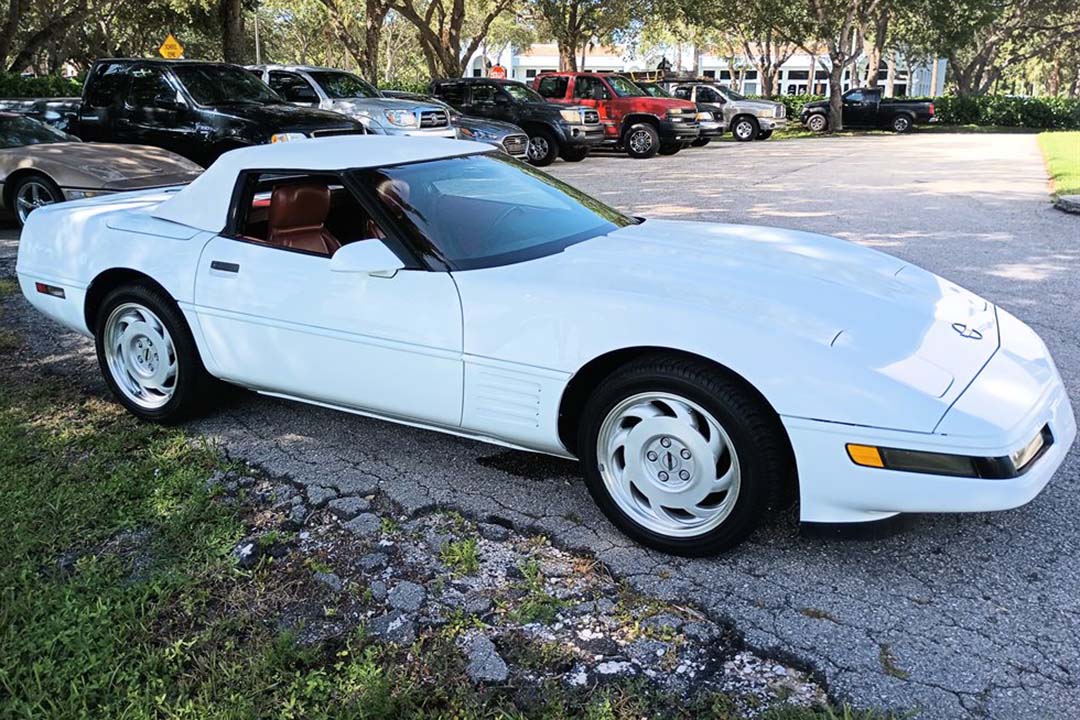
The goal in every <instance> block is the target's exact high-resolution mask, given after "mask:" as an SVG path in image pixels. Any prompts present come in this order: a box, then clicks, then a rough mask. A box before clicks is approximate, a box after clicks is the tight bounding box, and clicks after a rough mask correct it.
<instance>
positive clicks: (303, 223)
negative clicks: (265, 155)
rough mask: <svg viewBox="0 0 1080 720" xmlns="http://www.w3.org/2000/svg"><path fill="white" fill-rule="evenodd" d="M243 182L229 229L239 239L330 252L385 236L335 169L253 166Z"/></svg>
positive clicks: (309, 251)
mask: <svg viewBox="0 0 1080 720" xmlns="http://www.w3.org/2000/svg"><path fill="white" fill-rule="evenodd" d="M241 183H242V191H241V192H240V193H239V201H238V203H239V204H238V205H237V207H236V209H235V211H234V213H233V215H234V220H233V225H232V230H231V232H230V233H229V234H230V235H231V236H232V237H234V238H236V239H237V240H242V241H246V242H254V243H259V244H262V245H267V246H270V247H274V248H278V249H282V250H292V251H297V252H302V253H306V254H309V255H318V256H321V257H331V256H333V254H334V253H335V252H336V251H337V250H338V248H340V247H341V246H342V245H347V244H349V243H353V242H361V241H364V240H370V239H373V238H378V239H382V238H385V237H386V233H385V232H384V231H383V229H382V227H381V226H380V225H379V223H378V222H377V221H376V220H375V219H374V218H373V217H372V216H371V214H370V213H369V212H368V210H367V209H366V208H365V206H364V205H363V203H361V202H360V201H359V200H358V199H357V198H356V196H355V195H353V194H352V192H351V191H350V190H349V189H348V188H347V187H345V185H344V183H343V182H342V180H341V178H340V177H338V176H337V175H336V174H333V173H320V172H304V171H289V172H282V171H280V170H278V171H251V172H248V173H246V174H245V175H244V176H243V178H242V180H241Z"/></svg>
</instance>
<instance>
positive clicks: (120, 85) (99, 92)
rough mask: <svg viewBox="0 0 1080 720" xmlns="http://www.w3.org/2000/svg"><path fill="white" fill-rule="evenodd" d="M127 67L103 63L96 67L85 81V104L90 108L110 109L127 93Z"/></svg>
mask: <svg viewBox="0 0 1080 720" xmlns="http://www.w3.org/2000/svg"><path fill="white" fill-rule="evenodd" d="M128 70H130V66H129V65H124V64H122V63H105V64H102V65H98V66H97V69H96V70H95V71H94V74H93V76H92V77H91V78H90V79H89V80H88V81H87V87H86V102H87V103H89V105H90V106H91V107H110V106H111V105H113V104H114V103H118V102H119V101H120V99H121V98H123V97H124V95H125V94H126V93H127V81H128Z"/></svg>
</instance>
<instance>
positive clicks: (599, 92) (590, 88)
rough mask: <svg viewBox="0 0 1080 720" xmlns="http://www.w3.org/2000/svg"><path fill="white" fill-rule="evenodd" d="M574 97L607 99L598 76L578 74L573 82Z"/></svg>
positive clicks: (606, 93)
mask: <svg viewBox="0 0 1080 720" xmlns="http://www.w3.org/2000/svg"><path fill="white" fill-rule="evenodd" d="M574 97H575V98H579V99H582V100H607V99H608V97H609V96H608V91H607V88H606V87H604V83H603V82H602V81H601V80H600V78H594V77H589V76H588V75H578V77H577V80H576V81H575V82H574Z"/></svg>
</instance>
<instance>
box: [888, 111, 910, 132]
mask: <svg viewBox="0 0 1080 720" xmlns="http://www.w3.org/2000/svg"><path fill="white" fill-rule="evenodd" d="M911 126H912V122H911V117H910V116H909V115H897V116H896V117H894V118H893V121H892V129H893V132H897V133H906V132H910V131H911Z"/></svg>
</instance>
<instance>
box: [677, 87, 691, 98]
mask: <svg viewBox="0 0 1080 720" xmlns="http://www.w3.org/2000/svg"><path fill="white" fill-rule="evenodd" d="M675 97H677V98H679V99H680V100H689V99H690V88H688V87H679V88H675Z"/></svg>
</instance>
